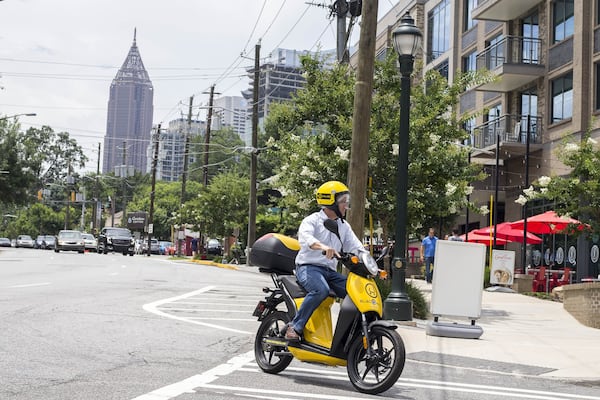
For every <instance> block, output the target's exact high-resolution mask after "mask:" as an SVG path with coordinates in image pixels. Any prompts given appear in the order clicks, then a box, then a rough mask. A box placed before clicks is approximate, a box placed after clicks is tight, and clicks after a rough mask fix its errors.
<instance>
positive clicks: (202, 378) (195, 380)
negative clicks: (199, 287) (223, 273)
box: [132, 291, 254, 400]
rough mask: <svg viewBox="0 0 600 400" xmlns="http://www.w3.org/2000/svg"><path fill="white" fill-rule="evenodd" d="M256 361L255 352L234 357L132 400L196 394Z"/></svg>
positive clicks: (165, 399) (149, 399)
mask: <svg viewBox="0 0 600 400" xmlns="http://www.w3.org/2000/svg"><path fill="white" fill-rule="evenodd" d="M196 292H197V291H196ZM253 359H254V352H253V351H249V352H248V353H245V354H242V355H239V356H236V357H233V358H232V359H231V360H229V361H227V363H226V364H221V365H218V366H216V367H215V368H213V369H210V370H208V371H206V372H204V373H202V374H200V375H194V376H191V377H189V378H187V379H184V380H182V381H180V382H177V383H174V384H172V385H168V386H164V387H162V388H160V389H156V390H154V391H152V392H150V393H146V394H143V395H141V396H138V397H136V398H134V399H132V400H167V399H172V398H174V397H177V396H180V395H182V394H184V393H195V392H194V388H197V387H199V386H202V385H204V384H208V383H210V382H212V381H214V380H216V379H218V378H220V377H221V376H224V375H228V374H230V373H232V372H235V371H237V370H238V369H240V368H241V367H242V366H243V365H244V364H247V363H248V362H250V361H251V360H253Z"/></svg>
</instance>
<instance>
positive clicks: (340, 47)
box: [331, 0, 350, 64]
mask: <svg viewBox="0 0 600 400" xmlns="http://www.w3.org/2000/svg"><path fill="white" fill-rule="evenodd" d="M331 7H332V13H335V15H336V17H337V60H338V62H339V63H340V64H347V63H348V61H350V60H349V58H350V56H349V53H348V50H347V49H346V15H347V14H348V3H346V2H345V1H340V0H338V1H336V2H334V3H333V5H332V6H331Z"/></svg>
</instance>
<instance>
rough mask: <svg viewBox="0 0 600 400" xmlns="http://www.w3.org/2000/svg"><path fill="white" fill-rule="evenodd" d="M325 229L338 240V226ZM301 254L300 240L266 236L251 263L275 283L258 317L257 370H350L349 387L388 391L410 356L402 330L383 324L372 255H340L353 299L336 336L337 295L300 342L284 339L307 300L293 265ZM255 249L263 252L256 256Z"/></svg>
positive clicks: (346, 301)
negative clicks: (297, 364)
mask: <svg viewBox="0 0 600 400" xmlns="http://www.w3.org/2000/svg"><path fill="white" fill-rule="evenodd" d="M325 227H326V228H327V229H329V230H330V231H331V232H333V233H334V234H336V235H338V237H339V233H338V231H337V224H336V223H335V222H334V221H332V220H326V221H325ZM261 240H265V242H263V243H261ZM282 246H283V247H282ZM299 249H300V245H299V244H298V242H297V241H296V240H295V239H292V238H290V237H287V236H283V235H277V234H269V235H265V236H264V237H262V238H260V239H259V240H257V241H256V243H255V244H254V246H253V248H252V252H251V255H250V261H251V264H252V265H258V266H259V267H260V268H261V271H263V272H269V273H271V278H272V279H273V283H274V284H275V288H274V289H272V288H268V287H267V288H264V289H263V292H265V293H267V296H266V298H265V300H263V301H260V302H259V303H258V305H257V307H256V309H255V311H254V314H253V315H254V316H256V317H258V320H259V321H261V324H260V327H259V328H258V332H257V334H256V339H255V342H254V353H255V357H256V362H257V364H258V366H259V367H260V368H261V369H262V370H263V371H265V372H268V373H272V374H276V373H279V372H281V371H283V370H284V369H285V368H286V367H287V366H288V365H289V364H290V362H291V361H292V359H293V358H296V359H298V360H300V361H306V362H315V363H321V364H326V365H331V366H346V367H347V371H348V376H349V378H350V382H351V383H352V385H353V386H354V387H355V388H356V389H357V390H358V391H360V392H363V393H368V394H377V393H381V392H384V391H386V390H388V389H389V388H390V387H392V386H393V385H394V384H395V383H396V381H397V380H398V378H399V377H400V374H401V373H402V370H403V368H404V363H405V360H406V351H405V348H404V342H403V341H402V338H401V337H400V335H399V334H398V332H397V331H396V328H397V326H396V325H395V324H393V323H392V322H390V321H384V320H382V313H383V300H382V298H381V294H380V293H379V289H378V288H377V284H376V283H375V281H374V279H373V277H374V276H377V274H378V273H379V269H378V267H377V264H376V262H375V260H374V259H373V257H371V255H370V254H369V253H367V252H361V253H360V254H358V255H353V254H349V253H348V254H346V253H343V251H342V252H341V253H340V254H342V257H341V259H340V261H341V262H342V264H343V265H344V266H345V267H346V268H347V269H348V271H349V272H348V281H347V284H346V290H347V293H348V295H347V296H346V297H345V298H344V299H343V300H342V302H341V305H340V312H339V315H338V318H337V323H336V326H335V331H334V330H333V329H334V328H333V324H332V317H331V307H332V305H333V303H334V297H333V294H332V295H331V296H330V297H328V298H327V299H325V300H324V301H323V302H322V303H321V305H320V306H319V307H318V308H317V309H316V310H315V311H314V313H313V314H312V316H311V318H310V319H309V321H308V323H307V324H306V326H305V327H304V332H303V336H302V338H301V340H300V341H289V342H288V341H287V340H285V338H284V335H285V330H286V327H287V323H288V322H289V321H291V320H292V318H293V316H294V315H295V313H296V311H297V310H298V308H299V307H300V304H302V301H303V299H304V296H305V295H306V291H305V290H304V289H303V288H302V286H300V284H299V283H298V282H297V281H296V277H295V276H294V275H292V274H291V269H290V265H289V260H291V259H292V258H293V257H292V256H293V255H294V254H295V253H296V252H297V251H298V250H299ZM255 250H258V252H257V253H255V255H254V256H253V255H252V253H254V252H255ZM286 255H287V257H286ZM273 259H276V262H275V263H274V262H273ZM284 306H285V307H284Z"/></svg>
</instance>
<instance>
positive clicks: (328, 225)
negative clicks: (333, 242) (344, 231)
mask: <svg viewBox="0 0 600 400" xmlns="http://www.w3.org/2000/svg"><path fill="white" fill-rule="evenodd" d="M323 225H325V229H327V230H328V231H329V232H332V233H334V234H335V236H337V237H338V239H340V231H339V230H338V224H337V222H335V221H334V220H332V219H329V218H327V219H326V220H325V221H324V222H323ZM340 241H341V239H340Z"/></svg>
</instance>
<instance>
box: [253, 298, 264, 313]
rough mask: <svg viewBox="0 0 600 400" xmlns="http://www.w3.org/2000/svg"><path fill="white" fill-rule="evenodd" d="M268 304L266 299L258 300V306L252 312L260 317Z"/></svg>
mask: <svg viewBox="0 0 600 400" xmlns="http://www.w3.org/2000/svg"><path fill="white" fill-rule="evenodd" d="M266 306H267V302H266V301H264V300H261V301H259V302H258V304H257V305H256V308H255V309H254V312H253V313H252V316H253V317H260V316H261V315H262V314H263V312H264V311H265V308H266Z"/></svg>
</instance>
